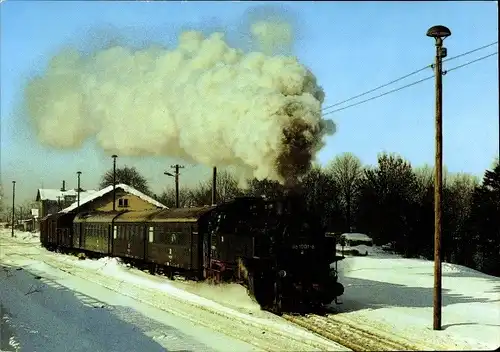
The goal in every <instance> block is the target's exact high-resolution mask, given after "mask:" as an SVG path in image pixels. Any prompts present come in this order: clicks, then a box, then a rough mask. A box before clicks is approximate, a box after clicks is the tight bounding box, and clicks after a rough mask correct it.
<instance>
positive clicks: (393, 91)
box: [323, 52, 498, 116]
mask: <svg viewBox="0 0 500 352" xmlns="http://www.w3.org/2000/svg"><path fill="white" fill-rule="evenodd" d="M497 54H498V52H494V53H492V54H489V55H486V56H482V57H480V58H478V59H476V60H473V61H469V62H467V63H465V64H462V65H459V66H455V67H453V68H450V69H449V70H446V71H444V72H443V73H445V74H446V73H449V72H451V71H454V70H458V69H459V68H462V67H465V66H468V65H470V64H473V63H475V62H478V61H481V60H484V59H487V58H488V57H491V56H494V55H497ZM434 77H435V76H434V75H432V76H429V77H426V78H423V79H421V80H418V81H415V82H412V83H410V84H407V85H405V86H402V87H399V88H396V89H393V90H390V91H388V92H385V93H382V94H379V95H376V96H374V97H371V98H368V99H365V100H362V101H359V102H357V103H354V104H350V105H347V106H344V107H343V108H340V109H335V110H331V111H328V112H325V113H323V116H325V115H328V114H332V113H334V112H337V111H341V110H345V109H348V108H351V107H354V106H357V105H360V104H363V103H367V102H369V101H371V100H375V99H378V98H381V97H383V96H386V95H388V94H391V93H395V92H397V91H400V90H402V89H405V88H409V87H411V86H414V85H416V84H419V83H422V82H425V81H427V80H429V79H431V78H434Z"/></svg>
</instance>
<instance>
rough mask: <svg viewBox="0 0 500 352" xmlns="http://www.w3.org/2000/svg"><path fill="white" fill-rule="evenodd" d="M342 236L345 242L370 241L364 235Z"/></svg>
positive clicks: (346, 234) (348, 234) (349, 234)
mask: <svg viewBox="0 0 500 352" xmlns="http://www.w3.org/2000/svg"><path fill="white" fill-rule="evenodd" d="M342 236H344V237H345V239H346V240H351V241H372V239H371V238H370V237H368V236H367V235H365V234H364V233H344V234H342Z"/></svg>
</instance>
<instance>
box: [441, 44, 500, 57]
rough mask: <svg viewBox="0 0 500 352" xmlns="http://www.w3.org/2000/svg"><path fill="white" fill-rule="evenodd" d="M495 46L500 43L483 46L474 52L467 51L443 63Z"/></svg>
mask: <svg viewBox="0 0 500 352" xmlns="http://www.w3.org/2000/svg"><path fill="white" fill-rule="evenodd" d="M495 44H498V41H496V42H493V43H490V44H488V45H483V46H482V47H480V48H476V49H474V50H470V51H467V52H465V53H462V54H460V55H457V56H452V57H450V58H448V59H444V60H443V62H446V61H451V60H454V59H458V58H459V57H462V56H465V55H469V54H472V53H475V52H476V51H479V50H483V49H486V48H489V47H490V46H492V45H495Z"/></svg>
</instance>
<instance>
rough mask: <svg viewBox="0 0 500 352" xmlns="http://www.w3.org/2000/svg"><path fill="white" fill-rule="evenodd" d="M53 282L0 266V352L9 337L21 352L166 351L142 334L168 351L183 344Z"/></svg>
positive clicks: (136, 316) (131, 313)
mask: <svg viewBox="0 0 500 352" xmlns="http://www.w3.org/2000/svg"><path fill="white" fill-rule="evenodd" d="M53 280H54V278H53V277H52V278H51V277H50V275H47V274H43V273H39V272H37V271H35V270H32V269H27V270H23V268H22V267H14V266H8V265H5V264H1V265H0V305H1V306H2V310H3V312H2V316H1V317H0V331H2V332H3V333H4V334H7V335H10V336H7V337H6V336H2V339H0V349H1V350H3V349H4V348H5V349H7V348H12V347H11V346H8V343H9V342H8V341H9V339H10V338H11V337H13V338H15V339H16V340H18V341H19V343H20V347H21V350H23V351H24V350H26V351H35V350H38V351H42V350H44V351H45V350H46V351H54V352H59V351H61V352H62V351H72V352H79V351H82V352H83V351H95V352H99V351H102V352H108V351H123V352H125V351H151V352H153V351H167V350H166V349H165V348H164V347H162V346H161V345H160V344H158V343H157V342H156V341H154V340H153V338H151V337H148V336H147V335H146V334H145V333H146V332H147V331H149V332H151V331H155V332H156V335H160V336H158V337H157V338H160V339H168V340H169V342H170V343H174V345H175V342H176V340H177V342H179V343H182V340H184V339H185V338H186V339H187V338H188V337H187V336H183V335H184V334H183V333H182V332H180V331H179V330H177V329H175V328H172V327H170V326H167V325H163V324H161V323H159V322H156V321H154V320H152V319H149V318H148V317H146V316H144V315H142V314H140V313H138V312H137V311H135V310H133V309H131V308H129V307H125V306H118V305H108V304H106V303H104V302H101V301H99V300H96V299H94V298H92V297H90V296H87V295H84V294H81V293H78V292H73V291H71V290H69V289H68V288H66V287H64V286H62V285H60V284H58V283H57V282H55V281H53ZM29 301H31V302H29ZM30 303H32V304H30ZM33 307H34V308H33ZM30 309H31V310H30ZM28 324H29V326H28ZM196 345H199V346H195V347H196V349H199V348H201V349H207V346H203V345H201V344H196ZM176 349H177V348H176ZM179 349H183V348H182V346H181V345H179ZM7 350H8V349H7Z"/></svg>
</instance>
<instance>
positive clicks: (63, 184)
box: [61, 180, 66, 192]
mask: <svg viewBox="0 0 500 352" xmlns="http://www.w3.org/2000/svg"><path fill="white" fill-rule="evenodd" d="M61 191H62V192H65V191H66V181H64V180H63V181H62V188H61Z"/></svg>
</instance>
